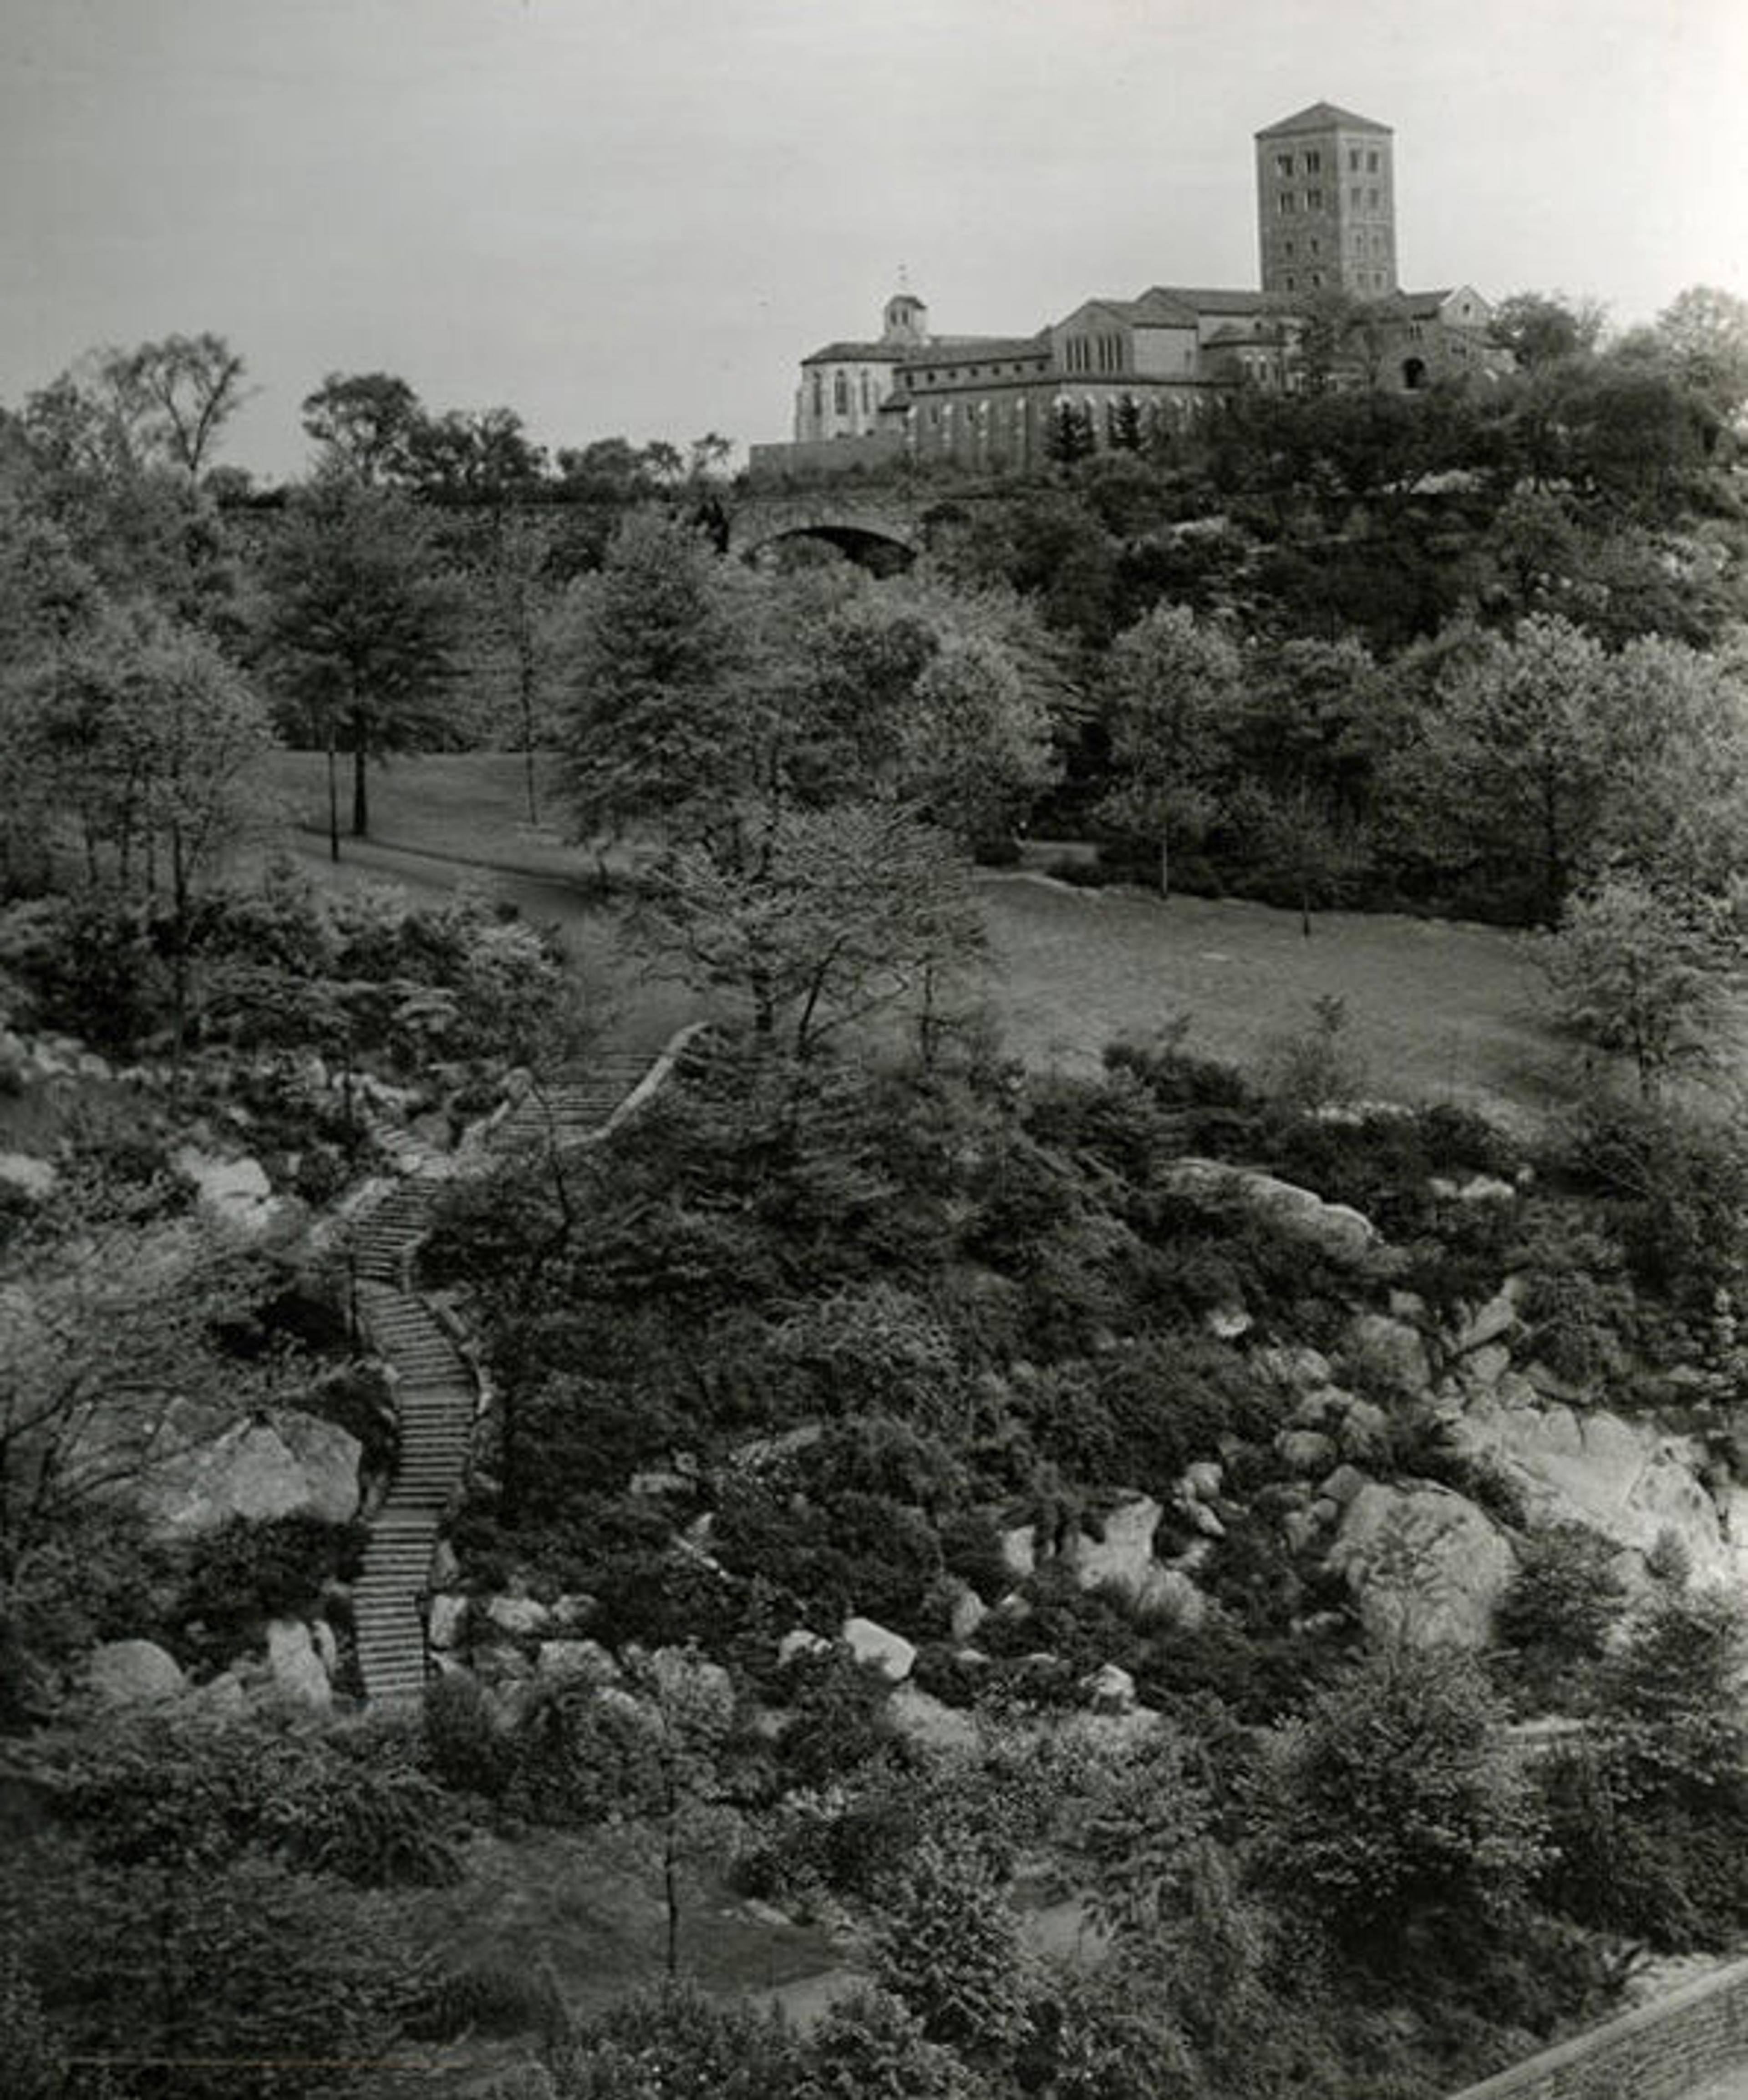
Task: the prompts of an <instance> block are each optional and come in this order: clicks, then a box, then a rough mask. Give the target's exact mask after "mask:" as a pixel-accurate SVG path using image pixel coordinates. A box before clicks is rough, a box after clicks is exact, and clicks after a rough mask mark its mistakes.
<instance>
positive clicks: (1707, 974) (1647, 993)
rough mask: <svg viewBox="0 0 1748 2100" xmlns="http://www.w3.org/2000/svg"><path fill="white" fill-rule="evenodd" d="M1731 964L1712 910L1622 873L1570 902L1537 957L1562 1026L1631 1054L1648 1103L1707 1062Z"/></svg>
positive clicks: (1595, 1043) (1717, 1030) (1586, 1039)
mask: <svg viewBox="0 0 1748 2100" xmlns="http://www.w3.org/2000/svg"><path fill="white" fill-rule="evenodd" d="M1732 959H1733V958H1732V953H1731V951H1730V949H1729V948H1728V947H1727V946H1725V945H1724V942H1722V941H1721V940H1720V939H1719V929H1718V926H1717V924H1716V914H1715V913H1712V914H1709V915H1702V914H1701V913H1700V912H1699V911H1697V909H1696V908H1693V907H1689V908H1687V909H1684V908H1682V907H1681V906H1680V905H1679V904H1677V903H1675V902H1672V901H1671V899H1670V898H1668V897H1666V896H1665V895H1662V894H1661V893H1658V891H1656V890H1654V889H1651V888H1650V887H1649V886H1648V885H1646V884H1645V883H1644V882H1643V881H1642V880H1640V879H1639V878H1638V877H1636V876H1631V875H1626V874H1622V875H1610V876H1605V878H1604V879H1603V880H1601V881H1600V882H1599V883H1598V884H1597V885H1596V886H1595V887H1594V888H1593V889H1589V890H1587V891H1585V892H1583V893H1581V894H1580V895H1578V896H1576V897H1574V898H1569V900H1568V902H1567V904H1566V907H1565V912H1564V914H1563V915H1562V917H1561V920H1560V929H1559V930H1558V932H1556V933H1552V934H1550V935H1548V936H1547V937H1546V939H1545V941H1544V942H1543V948H1542V952H1541V961H1542V967H1543V970H1544V971H1545V973H1547V980H1548V983H1549V986H1550V987H1551V989H1552V995H1553V1000H1554V1011H1555V1014H1556V1017H1557V1018H1558V1020H1559V1021H1560V1024H1561V1025H1562V1026H1564V1027H1565V1028H1567V1029H1569V1030H1570V1031H1571V1032H1572V1033H1573V1034H1574V1035H1577V1036H1578V1038H1579V1039H1581V1040H1582V1041H1584V1042H1586V1043H1590V1044H1591V1045H1593V1046H1594V1047H1595V1048H1597V1049H1600V1050H1603V1051H1607V1052H1620V1053H1622V1054H1623V1055H1625V1056H1626V1057H1628V1058H1630V1059H1631V1062H1632V1066H1633V1070H1634V1071H1635V1074H1636V1075H1637V1077H1638V1081H1639V1091H1640V1095H1641V1096H1642V1097H1643V1098H1644V1100H1646V1101H1654V1100H1655V1099H1656V1098H1657V1096H1658V1095H1659V1094H1660V1093H1661V1092H1662V1088H1663V1086H1664V1084H1665V1083H1666V1081H1667V1080H1668V1079H1670V1078H1671V1076H1672V1074H1674V1073H1675V1071H1676V1070H1679V1069H1681V1068H1683V1067H1685V1068H1687V1069H1689V1070H1691V1069H1693V1068H1694V1067H1696V1066H1700V1067H1703V1066H1704V1065H1706V1064H1708V1063H1709V1062H1710V1061H1711V1058H1712V1057H1713V1055H1714V1053H1715V1050H1716V1048H1717V1045H1718V1042H1719V1035H1720V1031H1721V1030H1722V1029H1723V1026H1724V1021H1725V1020H1726V1017H1727V1015H1728V1000H1727V998H1726V986H1727V975H1726V973H1727V972H1728V967H1729V964H1730V963H1731V960H1732Z"/></svg>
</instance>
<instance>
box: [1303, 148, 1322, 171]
mask: <svg viewBox="0 0 1748 2100" xmlns="http://www.w3.org/2000/svg"><path fill="white" fill-rule="evenodd" d="M1322 169H1323V156H1322V154H1321V153H1315V152H1313V153H1307V154H1306V155H1305V173H1306V174H1308V175H1315V174H1322Z"/></svg>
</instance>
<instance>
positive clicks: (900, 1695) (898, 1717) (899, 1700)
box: [886, 1684, 981, 1751]
mask: <svg viewBox="0 0 1748 2100" xmlns="http://www.w3.org/2000/svg"><path fill="white" fill-rule="evenodd" d="M886 1711H887V1713H888V1714H889V1716H890V1717H891V1720H892V1724H893V1726H894V1727H895V1728H896V1729H897V1730H898V1733H899V1734H900V1735H901V1736H903V1737H905V1739H906V1740H907V1741H909V1742H912V1743H916V1744H917V1745H920V1747H921V1748H922V1749H927V1750H947V1751H953V1750H974V1749H977V1747H978V1742H979V1741H980V1740H981V1738H980V1736H979V1735H978V1724H977V1723H976V1722H975V1721H974V1720H973V1718H972V1717H971V1716H970V1715H969V1714H962V1713H960V1710H959V1709H958V1708H957V1707H956V1706H949V1705H947V1702H946V1701H945V1700H942V1699H937V1698H936V1697H935V1696H934V1693H933V1692H924V1691H921V1690H920V1689H919V1688H918V1687H917V1686H916V1685H914V1684H900V1685H897V1686H895V1687H894V1690H893V1693H892V1696H891V1698H890V1700H889V1701H888V1702H887V1707H886Z"/></svg>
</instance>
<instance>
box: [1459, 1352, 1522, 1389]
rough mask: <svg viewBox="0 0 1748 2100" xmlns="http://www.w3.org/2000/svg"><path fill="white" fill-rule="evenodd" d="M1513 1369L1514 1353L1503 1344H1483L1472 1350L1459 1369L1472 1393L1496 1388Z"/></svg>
mask: <svg viewBox="0 0 1748 2100" xmlns="http://www.w3.org/2000/svg"><path fill="white" fill-rule="evenodd" d="M1511 1367H1512V1352H1511V1351H1510V1350H1509V1349H1508V1348H1506V1346H1505V1344H1504V1343H1503V1342H1483V1343H1481V1347H1480V1348H1478V1349H1471V1350H1470V1351H1469V1352H1468V1354H1467V1355H1466V1356H1465V1357H1463V1361H1462V1364H1461V1365H1460V1367H1459V1370H1460V1375H1461V1377H1462V1380H1463V1383H1464V1385H1466V1386H1468V1387H1469V1388H1470V1390H1471V1391H1472V1392H1487V1391H1489V1390H1490V1388H1491V1387H1494V1386H1496V1385H1497V1384H1498V1383H1499V1381H1500V1379H1502V1378H1503V1377H1504V1375H1505V1374H1506V1373H1507V1371H1508V1370H1510V1369H1511Z"/></svg>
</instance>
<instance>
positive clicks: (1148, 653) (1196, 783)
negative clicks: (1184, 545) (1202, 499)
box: [1105, 606, 1238, 897]
mask: <svg viewBox="0 0 1748 2100" xmlns="http://www.w3.org/2000/svg"><path fill="white" fill-rule="evenodd" d="M1105 675H1106V719H1107V721H1108V723H1109V726H1110V744H1111V760H1112V765H1113V769H1114V770H1115V774H1116V776H1117V786H1116V787H1115V788H1114V789H1113V791H1112V792H1111V793H1110V796H1108V797H1107V798H1106V804H1105V808H1106V813H1107V814H1109V816H1110V819H1111V821H1113V822H1114V823H1118V824H1120V825H1121V826H1123V828H1124V829H1125V830H1128V831H1132V832H1140V833H1143V834H1151V835H1152V836H1153V837H1154V838H1155V839H1157V840H1158V841H1159V893H1160V895H1161V896H1162V897H1164V896H1168V895H1169V894H1170V890H1171V844H1172V839H1173V837H1174V836H1176V833H1177V832H1179V831H1185V832H1190V834H1191V835H1192V836H1194V834H1196V833H1197V832H1200V831H1202V830H1203V829H1205V827H1207V823H1208V822H1209V820H1210V818H1212V814H1213V810H1214V806H1215V805H1214V796H1213V786H1214V781H1215V779H1216V767H1217V759H1218V753H1219V739H1220V734H1221V729H1222V728H1223V726H1224V724H1225V721H1226V719H1227V717H1229V714H1230V713H1231V712H1232V710H1233V708H1234V706H1235V704H1236V702H1237V699H1238V651H1237V650H1236V649H1235V648H1234V646H1233V645H1232V643H1231V642H1229V640H1228V639H1227V637H1225V634H1224V633H1221V630H1220V629H1218V628H1216V627H1214V626H1212V625H1207V624H1203V623H1201V622H1198V620H1197V619H1196V617H1195V615H1194V613H1192V612H1191V611H1190V610H1189V608H1188V607H1185V606H1158V607H1155V608H1154V611H1151V612H1150V613H1148V614H1147V615H1145V617H1144V618H1142V619H1141V620H1137V622H1136V624H1135V625H1134V626H1132V627H1131V628H1129V629H1127V630H1126V631H1125V632H1124V633H1122V634H1120V635H1119V636H1118V637H1117V639H1116V641H1115V642H1113V643H1112V645H1111V648H1110V655H1109V657H1108V659H1107V660H1106V674H1105Z"/></svg>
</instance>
